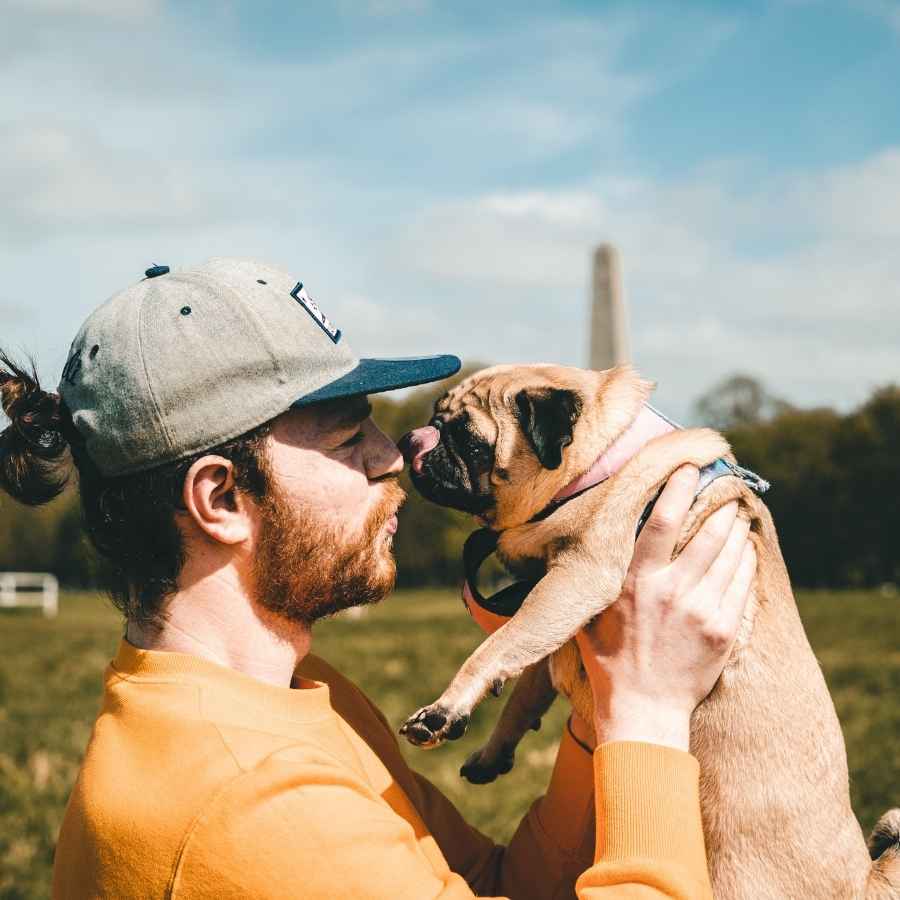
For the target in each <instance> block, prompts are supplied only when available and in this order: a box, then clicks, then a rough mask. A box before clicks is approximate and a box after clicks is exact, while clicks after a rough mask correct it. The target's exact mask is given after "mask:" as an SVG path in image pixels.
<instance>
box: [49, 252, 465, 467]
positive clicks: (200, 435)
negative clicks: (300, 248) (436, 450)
mask: <svg viewBox="0 0 900 900" xmlns="http://www.w3.org/2000/svg"><path fill="white" fill-rule="evenodd" d="M145 276H146V277H145V278H143V279H142V280H141V281H139V282H138V283H137V284H135V285H132V286H131V287H129V288H126V289H125V290H124V291H121V292H120V293H118V294H115V295H114V296H112V297H110V299H109V300H107V301H106V302H105V303H104V304H103V305H102V306H100V307H98V308H97V309H96V310H95V311H94V312H93V313H92V314H91V315H90V316H89V317H88V319H87V321H86V322H85V323H84V325H82V327H81V330H80V331H79V332H78V335H77V336H76V338H75V340H74V341H73V343H72V347H71V349H70V351H69V356H68V360H67V362H66V365H65V368H64V369H63V374H62V379H61V381H60V385H59V393H60V396H61V397H62V399H63V401H64V402H65V404H66V406H67V407H68V409H69V411H70V413H71V415H72V420H73V422H74V424H75V427H76V428H77V429H78V432H79V434H80V435H81V436H82V437H83V438H84V440H85V444H86V449H87V452H88V453H89V454H90V456H91V459H92V460H93V461H94V463H95V464H96V465H97V467H98V468H99V469H100V471H101V472H102V473H103V474H104V475H107V476H115V475H124V474H126V473H128V472H139V471H142V470H144V469H150V468H152V467H153V466H157V465H160V464H162V463H165V462H170V461H172V460H175V459H180V458H182V457H185V456H189V455H190V454H192V453H196V452H198V451H200V450H205V449H207V448H209V447H214V446H216V445H217V444H221V443H222V442H224V441H228V440H231V439H232V438H235V437H238V436H239V435H241V434H244V433H245V432H247V431H250V430H251V429H253V428H255V427H256V426H258V425H261V424H262V423H263V422H267V421H268V420H269V419H272V418H274V417H275V416H277V415H279V414H281V413H283V412H285V411H286V410H288V409H290V408H291V407H298V406H306V405H308V404H311V403H318V402H321V401H323V400H331V399H335V398H338V397H350V396H354V395H357V394H375V393H378V392H380V391H390V390H394V389H396V388H401V387H408V386H410V385H415V384H424V383H425V382H429V381H437V380H438V379H441V378H446V377H447V376H449V375H453V374H454V373H456V372H457V371H459V367H460V361H459V359H457V357H455V356H420V357H413V358H406V359H360V358H359V357H357V356H356V355H355V354H354V353H353V351H352V350H351V349H350V347H349V346H348V344H347V341H346V340H345V338H344V335H343V333H342V332H341V331H340V329H339V328H337V327H336V326H335V325H334V324H332V322H331V321H330V320H329V319H328V317H327V316H326V315H325V314H324V313H323V312H322V311H321V309H320V308H319V306H318V304H317V303H316V302H315V300H313V298H312V297H311V296H310V294H309V292H308V290H307V289H306V288H305V287H304V285H303V283H302V282H301V281H299V280H298V279H297V278H295V277H294V276H293V275H289V274H288V273H287V272H283V271H281V270H279V269H275V268H273V267H272V266H268V265H266V264H265V263H260V262H256V261H254V260H250V259H225V258H216V259H210V260H207V261H206V262H205V263H203V264H202V265H199V266H196V267H194V268H189V269H180V270H178V271H174V272H173V271H170V270H169V268H168V267H167V266H153V267H152V268H150V269H148V270H147V272H146V273H145Z"/></svg>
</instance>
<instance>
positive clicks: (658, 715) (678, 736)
mask: <svg viewBox="0 0 900 900" xmlns="http://www.w3.org/2000/svg"><path fill="white" fill-rule="evenodd" d="M594 728H595V730H596V734H597V744H608V743H611V742H612V741H642V742H644V743H648V744H661V745H662V746H665V747H673V748H674V749H676V750H683V751H685V752H689V751H690V745H691V713H690V712H689V711H686V710H681V709H678V708H673V707H672V706H661V705H657V704H652V703H648V702H647V701H646V700H643V701H642V700H637V699H635V700H632V701H630V702H629V703H627V704H622V705H621V706H620V708H619V709H617V710H616V709H614V710H612V711H611V710H609V709H608V708H607V709H598V710H596V711H595V714H594Z"/></svg>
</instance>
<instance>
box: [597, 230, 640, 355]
mask: <svg viewBox="0 0 900 900" xmlns="http://www.w3.org/2000/svg"><path fill="white" fill-rule="evenodd" d="M593 262H594V264H593V285H592V289H591V343H590V351H589V352H590V358H589V366H590V368H592V369H609V368H611V367H612V366H616V365H619V364H620V363H624V362H630V360H631V349H630V347H629V345H628V320H627V316H626V313H625V299H624V297H623V296H622V269H621V265H620V263H619V252H618V251H617V250H616V248H615V247H614V246H613V245H612V244H600V246H599V247H597V249H596V250H595V251H594V260H593Z"/></svg>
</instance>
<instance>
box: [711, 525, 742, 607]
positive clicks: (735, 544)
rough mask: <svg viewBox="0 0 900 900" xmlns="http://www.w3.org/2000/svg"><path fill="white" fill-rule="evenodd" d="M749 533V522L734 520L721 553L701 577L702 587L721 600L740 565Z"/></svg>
mask: <svg viewBox="0 0 900 900" xmlns="http://www.w3.org/2000/svg"><path fill="white" fill-rule="evenodd" d="M749 533H750V522H749V521H748V520H747V519H744V518H737V519H735V520H734V522H733V523H732V526H731V530H730V531H729V534H728V539H727V540H726V541H725V545H724V546H723V547H722V551H721V553H719V555H718V556H717V557H716V558H715V559H714V560H713V561H712V563H711V564H710V567H709V569H708V570H707V572H706V575H704V576H703V583H704V587H706V588H707V589H708V590H709V591H710V593H712V594H713V595H714V596H715V597H719V598H721V597H722V596H723V595H724V594H725V591H727V590H728V586H729V585H730V584H731V581H732V579H733V578H734V573H735V572H736V571H737V568H738V566H739V565H740V563H741V554H742V553H743V552H744V546H745V544H746V543H747V535H748V534H749ZM720 602H721V601H720Z"/></svg>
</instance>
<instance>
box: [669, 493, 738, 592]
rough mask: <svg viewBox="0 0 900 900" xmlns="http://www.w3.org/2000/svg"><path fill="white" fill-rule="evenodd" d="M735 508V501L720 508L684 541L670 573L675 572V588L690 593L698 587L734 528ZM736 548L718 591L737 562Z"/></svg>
mask: <svg viewBox="0 0 900 900" xmlns="http://www.w3.org/2000/svg"><path fill="white" fill-rule="evenodd" d="M737 512H738V505H737V501H736V500H732V501H731V502H730V503H726V504H725V505H724V506H720V507H719V508H718V509H717V510H716V511H715V512H714V513H713V514H712V515H711V516H708V517H707V519H706V521H705V522H704V523H703V525H701V526H700V529H699V531H698V532H697V533H696V534H695V535H694V536H693V537H692V538H691V539H690V541H688V544H687V546H686V547H685V548H684V550H682V551H681V553H680V555H679V556H678V559H677V560H676V562H675V564H674V566H673V569H676V570H677V571H678V578H679V584H681V585H682V586H683V587H684V588H685V589H686V590H690V589H691V588H692V587H694V586H695V585H697V584H699V583H700V581H701V580H702V579H703V577H704V576H705V575H706V574H707V572H708V571H709V570H710V567H711V566H712V565H713V564H714V563H715V562H716V561H717V559H718V558H719V557H720V556H721V554H722V551H723V548H724V547H725V546H726V544H727V542H728V538H729V536H730V534H731V531H732V528H733V526H734V525H735V518H736V517H737ZM740 555H741V554H740V546H738V547H737V548H736V550H735V554H734V562H733V566H732V568H731V571H730V572H729V573H728V576H727V577H726V578H725V579H724V580H723V581H722V586H721V589H722V590H723V591H724V590H725V586H726V585H727V584H728V581H729V580H730V577H731V574H732V573H733V572H734V567H735V566H737V563H738V560H739V559H740Z"/></svg>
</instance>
